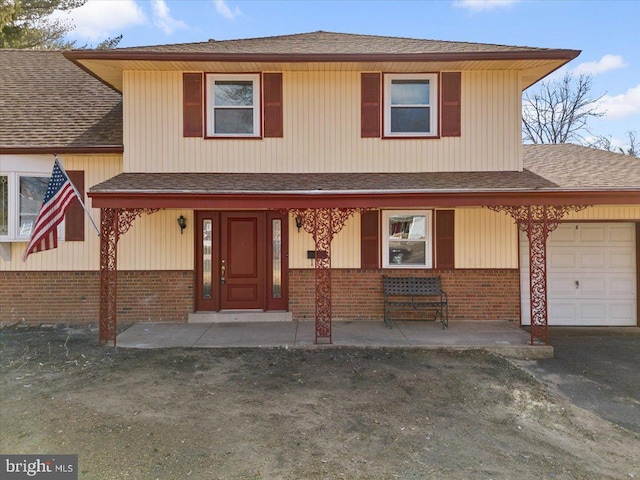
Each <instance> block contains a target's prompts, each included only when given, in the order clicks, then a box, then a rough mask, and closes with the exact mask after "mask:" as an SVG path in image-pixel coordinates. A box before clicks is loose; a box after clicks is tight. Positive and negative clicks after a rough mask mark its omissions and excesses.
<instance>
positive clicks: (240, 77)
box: [207, 73, 262, 138]
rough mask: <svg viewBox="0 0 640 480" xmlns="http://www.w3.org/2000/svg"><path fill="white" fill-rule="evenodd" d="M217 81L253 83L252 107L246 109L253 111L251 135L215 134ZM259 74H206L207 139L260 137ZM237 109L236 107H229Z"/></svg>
mask: <svg viewBox="0 0 640 480" xmlns="http://www.w3.org/2000/svg"><path fill="white" fill-rule="evenodd" d="M217 80H223V81H227V82H228V81H238V82H246V81H251V82H253V105H252V107H247V109H248V108H252V109H253V133H216V132H215V130H214V129H215V121H214V120H215V117H214V112H215V109H216V108H224V107H216V105H215V88H214V87H215V82H216V81H217ZM260 89H261V83H260V74H229V73H209V74H207V137H231V138H236V137H237V138H259V137H260V135H261V132H260V125H261V121H262V118H261V108H260V105H261V103H260V91H261V90H260ZM229 108H238V107H229Z"/></svg>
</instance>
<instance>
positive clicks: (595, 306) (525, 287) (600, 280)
mask: <svg viewBox="0 0 640 480" xmlns="http://www.w3.org/2000/svg"><path fill="white" fill-rule="evenodd" d="M635 245H636V239H635V225H634V224H633V223H562V224H560V226H559V227H558V228H557V229H556V230H554V231H553V232H551V235H550V236H549V240H548V242H547V298H548V322H549V325H556V326H559V325H576V326H577V325H582V326H635V325H636V314H637V310H636V247H635ZM520 288H521V293H522V324H523V325H530V324H531V318H530V317H531V313H530V307H529V293H530V292H529V242H528V239H527V235H526V234H525V233H522V232H520Z"/></svg>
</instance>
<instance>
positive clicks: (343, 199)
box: [89, 158, 639, 345]
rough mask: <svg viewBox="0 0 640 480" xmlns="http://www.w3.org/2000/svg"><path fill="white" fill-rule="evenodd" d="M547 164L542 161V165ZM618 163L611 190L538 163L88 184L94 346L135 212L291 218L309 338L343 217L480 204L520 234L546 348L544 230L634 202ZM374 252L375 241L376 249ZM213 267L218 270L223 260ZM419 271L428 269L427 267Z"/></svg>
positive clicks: (328, 333)
mask: <svg viewBox="0 0 640 480" xmlns="http://www.w3.org/2000/svg"><path fill="white" fill-rule="evenodd" d="M547 160H548V161H547ZM552 160H555V159H554V158H551V159H546V160H545V162H544V166H546V165H547V164H551V161H552ZM623 160H624V162H620V165H617V166H618V167H619V168H618V169H617V170H616V169H612V168H611V167H612V165H609V170H610V171H609V174H611V170H615V171H616V172H617V171H618V170H619V173H620V175H619V176H620V179H619V180H618V179H617V178H616V180H618V181H619V184H620V186H619V187H618V188H615V189H612V188H611V186H610V185H606V186H602V185H597V187H596V188H594V187H591V188H589V187H588V185H589V181H593V179H592V178H591V177H590V176H589V175H588V174H587V175H586V177H589V178H581V177H580V176H579V175H574V176H573V177H571V178H569V179H567V178H566V177H561V176H560V175H559V174H558V172H556V171H555V170H554V169H552V168H551V169H549V170H548V171H547V169H545V168H541V167H540V166H537V168H536V170H538V171H537V172H534V171H531V170H527V169H525V170H523V171H520V172H515V171H514V172H455V173H454V172H433V173H316V174H306V173H302V174H251V173H247V174H239V173H218V174H211V173H208V174H193V173H148V174H142V173H123V174H120V175H118V176H116V177H114V178H112V179H110V180H108V181H106V182H104V183H102V184H100V185H97V186H95V187H93V188H92V189H91V193H90V194H89V196H90V197H92V203H93V206H94V207H98V208H101V212H102V222H101V227H102V235H101V244H102V246H101V261H100V265H101V267H100V268H101V276H100V285H101V289H100V326H101V331H100V342H101V343H102V344H106V343H113V344H114V345H115V344H116V332H117V330H116V325H117V318H116V317H117V315H116V312H117V300H116V291H117V287H116V276H117V267H116V265H117V260H116V259H117V244H118V240H119V238H120V237H121V236H122V235H124V234H125V233H126V232H127V230H128V229H129V227H130V226H131V224H132V223H133V221H134V220H135V219H136V218H138V217H139V216H141V215H144V214H152V213H154V212H156V211H158V210H162V209H192V210H193V211H198V210H202V211H223V210H233V211H243V210H245V211H251V210H262V211H265V212H275V213H274V215H275V214H278V215H281V216H282V217H283V218H287V217H288V218H295V220H296V226H297V227H298V231H300V229H304V230H305V231H306V232H307V233H309V234H310V235H311V236H312V238H313V241H314V244H315V249H314V251H315V252H317V255H316V256H315V268H314V270H315V307H316V308H315V315H313V316H314V317H315V318H314V320H315V324H314V323H311V325H312V326H313V327H314V328H315V332H314V333H315V340H314V343H316V344H317V343H338V342H339V339H338V338H334V337H333V329H332V327H333V322H332V300H331V297H332V292H331V283H332V281H331V276H332V264H331V259H332V252H331V243H332V239H333V237H334V235H336V234H337V233H338V232H340V231H341V229H342V227H343V226H344V225H345V222H346V221H347V219H349V218H350V217H352V216H353V215H354V214H356V213H358V214H363V213H365V212H368V211H372V210H373V211H375V210H378V211H379V210H381V209H407V208H415V207H422V208H430V209H438V208H445V209H446V208H449V209H452V208H459V207H484V208H485V209H491V210H494V211H497V212H503V213H506V214H507V215H508V216H509V217H511V219H512V220H513V221H514V223H515V224H516V225H517V226H518V228H519V230H521V231H522V232H524V233H525V234H526V235H527V237H528V238H529V247H528V248H529V257H530V264H531V270H530V272H529V275H530V282H529V284H530V289H531V299H532V301H531V319H532V325H533V328H531V329H530V330H531V332H530V337H529V343H530V344H532V345H533V344H534V343H536V344H538V345H546V344H548V331H547V285H546V284H547V279H546V241H547V238H548V236H549V233H550V232H551V231H553V230H554V229H555V228H556V227H557V226H558V223H559V222H560V221H562V219H563V218H564V217H565V216H566V215H567V214H568V213H570V212H572V211H578V210H581V209H584V208H586V207H587V206H588V205H619V204H636V203H638V201H639V200H638V193H637V187H636V186H635V184H634V185H633V188H630V187H628V186H626V185H627V183H626V182H625V180H628V176H625V175H624V174H623V172H624V171H626V170H628V168H627V167H628V166H627V165H626V160H627V159H626V158H625V159H623ZM585 163H586V164H585V165H581V166H580V167H582V168H578V167H576V168H575V169H574V171H575V172H576V173H578V172H579V173H582V174H584V173H585V172H590V171H592V170H593V169H589V168H587V167H589V166H590V165H588V163H589V162H585ZM554 165H555V163H554ZM610 176H611V175H610ZM560 177H561V178H560ZM576 178H577V179H578V180H579V181H577V180H576ZM560 180H563V181H560ZM632 183H633V182H632ZM623 185H624V187H623ZM376 232H379V227H376ZM452 235H453V233H452ZM514 240H515V239H514ZM379 248H380V245H377V247H376V252H379ZM374 253H375V252H374ZM376 255H378V253H376ZM370 268H374V267H370ZM375 268H377V269H378V270H379V271H381V270H380V269H381V268H383V267H382V266H381V265H380V263H378V266H377V267H375ZM447 268H451V267H447ZM453 268H454V269H456V267H455V266H453ZM220 270H221V271H223V272H224V265H222V267H221V268H220ZM461 271H464V270H461ZM423 272H424V273H426V274H428V273H429V269H424V270H423ZM479 313H480V312H479ZM343 320H349V318H348V317H347V318H343ZM369 326H372V325H371V324H369V325H368V326H367V327H369ZM305 328H307V325H305ZM387 333H388V331H387Z"/></svg>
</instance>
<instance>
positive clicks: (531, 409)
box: [0, 327, 640, 480]
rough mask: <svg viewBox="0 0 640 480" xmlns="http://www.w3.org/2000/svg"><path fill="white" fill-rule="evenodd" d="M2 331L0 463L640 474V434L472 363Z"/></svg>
mask: <svg viewBox="0 0 640 480" xmlns="http://www.w3.org/2000/svg"><path fill="white" fill-rule="evenodd" d="M96 340H97V336H96V333H95V332H89V331H79V330H76V331H73V332H68V331H67V330H66V329H64V328H55V329H42V328H18V327H9V328H5V329H2V330H0V392H1V393H0V395H1V397H0V415H1V416H0V435H1V437H0V451H1V452H3V453H22V454H28V453H34V454H35V453H40V454H44V453H70V454H78V455H79V465H80V478H82V479H100V480H102V479H110V478H114V479H156V478H158V479H189V478H194V479H207V480H208V479H254V478H256V479H257V478H268V479H271V478H284V479H316V478H330V479H334V478H348V479H352V478H353V479H357V478H363V479H364V478H367V479H370V478H376V479H384V478H389V479H394V478H398V479H424V478H453V479H460V478H478V479H487V478H494V479H502V478H505V479H506V478H518V479H541V478H555V479H594V478H599V479H605V478H611V479H629V478H640V453H639V452H640V436H639V435H638V434H636V433H633V432H630V431H628V430H625V429H623V428H620V427H617V426H615V425H613V424H611V423H609V422H607V421H605V420H602V419H600V418H599V417H597V416H595V415H593V414H591V413H589V412H587V411H585V410H582V409H580V408H578V407H575V406H573V405H572V404H570V403H569V402H568V401H566V400H565V399H563V398H562V397H560V396H558V395H555V394H553V393H550V392H549V391H547V390H546V389H545V388H544V387H543V386H542V385H541V384H539V383H537V382H536V381H535V380H533V379H532V377H530V376H529V375H528V374H527V373H524V372H523V371H522V370H520V369H519V368H518V367H516V366H514V365H512V364H511V363H509V362H507V361H506V360H504V359H502V358H500V357H497V356H493V355H488V354H482V353H460V352H458V353H451V352H446V351H417V350H387V349H375V350H374V349H364V350H363V349H349V348H340V349H336V348H323V349H316V350H285V349H278V350H266V349H263V350H258V349H256V350H231V349H222V350H185V349H173V350H144V351H143V350H137V351H132V350H122V349H119V350H113V349H108V348H107V349H100V348H98V347H96Z"/></svg>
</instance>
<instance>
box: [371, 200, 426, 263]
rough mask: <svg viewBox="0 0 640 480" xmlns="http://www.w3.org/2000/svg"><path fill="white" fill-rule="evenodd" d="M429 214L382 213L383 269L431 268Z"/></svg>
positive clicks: (420, 211) (406, 212) (420, 212)
mask: <svg viewBox="0 0 640 480" xmlns="http://www.w3.org/2000/svg"><path fill="white" fill-rule="evenodd" d="M431 217H432V212H431V211H430V210H407V211H393V210H387V211H384V212H382V266H383V267H385V268H431V267H432V265H433V262H432V250H433V249H432V244H433V239H432V238H431V237H432V233H431V223H432V222H431Z"/></svg>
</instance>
